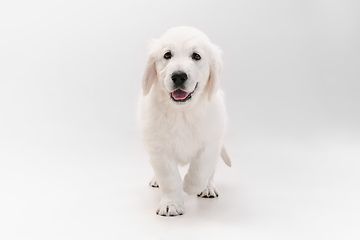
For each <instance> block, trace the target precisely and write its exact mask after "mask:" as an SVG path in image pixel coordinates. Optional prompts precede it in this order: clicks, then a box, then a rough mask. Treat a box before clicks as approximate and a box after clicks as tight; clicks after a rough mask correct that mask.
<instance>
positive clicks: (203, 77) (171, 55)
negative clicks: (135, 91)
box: [142, 27, 222, 105]
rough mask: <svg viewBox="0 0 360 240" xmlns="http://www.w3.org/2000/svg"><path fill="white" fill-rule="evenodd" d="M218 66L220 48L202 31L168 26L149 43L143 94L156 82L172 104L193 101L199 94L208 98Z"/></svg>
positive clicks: (220, 67)
mask: <svg viewBox="0 0 360 240" xmlns="http://www.w3.org/2000/svg"><path fill="white" fill-rule="evenodd" d="M221 69H222V61H221V51H220V49H219V48H218V47H217V46H215V45H213V44H212V43H211V42H210V40H209V39H208V38H207V36H206V35H205V34H204V33H202V32H200V31H199V30H197V29H195V28H191V27H177V28H172V29H170V30H168V31H167V32H166V33H165V34H164V35H163V36H161V37H160V38H159V39H157V40H153V42H152V44H151V47H150V51H149V54H148V59H147V63H146V67H145V71H144V73H143V76H142V87H143V94H144V96H146V95H147V94H148V93H149V91H150V89H151V87H152V85H153V84H154V83H155V81H156V83H159V84H158V86H159V88H160V89H161V91H162V93H163V94H164V96H166V99H167V100H168V101H171V102H173V103H174V104H181V105H183V104H187V103H188V102H196V101H197V100H198V99H200V96H201V95H203V94H207V99H208V100H209V101H211V100H212V97H213V96H214V94H215V93H216V91H217V89H218V85H219V77H220V72H221Z"/></svg>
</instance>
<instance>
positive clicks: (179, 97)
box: [170, 83, 198, 102]
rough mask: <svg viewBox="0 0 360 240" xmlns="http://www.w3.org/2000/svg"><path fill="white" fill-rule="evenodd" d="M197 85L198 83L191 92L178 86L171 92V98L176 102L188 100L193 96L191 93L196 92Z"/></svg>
mask: <svg viewBox="0 0 360 240" xmlns="http://www.w3.org/2000/svg"><path fill="white" fill-rule="evenodd" d="M197 86H198V84H197V83H196V86H195V88H194V91H192V92H191V93H189V92H185V91H183V90H181V89H180V88H178V89H176V90H175V91H173V92H172V93H171V94H170V96H171V99H172V100H174V101H175V102H186V101H188V100H189V99H190V98H191V95H192V94H193V93H194V92H195V90H196V88H197Z"/></svg>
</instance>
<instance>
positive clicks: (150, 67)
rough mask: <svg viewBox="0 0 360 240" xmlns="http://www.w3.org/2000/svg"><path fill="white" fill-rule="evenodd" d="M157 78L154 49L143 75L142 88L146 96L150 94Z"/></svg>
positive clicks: (148, 57)
mask: <svg viewBox="0 0 360 240" xmlns="http://www.w3.org/2000/svg"><path fill="white" fill-rule="evenodd" d="M155 78H156V66H155V54H154V52H153V51H151V52H149V54H148V56H147V62H146V66H145V70H144V73H143V75H142V83H141V85H142V89H143V94H144V96H146V95H148V94H149V92H150V89H151V85H152V84H153V83H154V80H155Z"/></svg>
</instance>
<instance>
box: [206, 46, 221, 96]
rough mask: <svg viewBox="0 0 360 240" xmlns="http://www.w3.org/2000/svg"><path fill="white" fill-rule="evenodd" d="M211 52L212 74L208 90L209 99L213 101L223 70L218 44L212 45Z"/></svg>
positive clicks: (210, 64)
mask: <svg viewBox="0 0 360 240" xmlns="http://www.w3.org/2000/svg"><path fill="white" fill-rule="evenodd" d="M211 48H212V49H211V53H210V62H209V66H210V74H209V79H208V82H207V90H208V100H209V101H210V102H211V100H212V98H213V97H214V95H215V94H216V92H217V90H218V88H219V83H220V74H221V70H222V59H221V50H220V48H219V47H218V46H215V45H212V46H211Z"/></svg>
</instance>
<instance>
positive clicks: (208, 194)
mask: <svg viewBox="0 0 360 240" xmlns="http://www.w3.org/2000/svg"><path fill="white" fill-rule="evenodd" d="M197 196H198V197H201V198H216V197H218V196H219V191H218V190H217V189H216V187H209V186H207V187H206V188H205V190H204V191H202V192H201V193H199V194H198V195H197Z"/></svg>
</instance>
